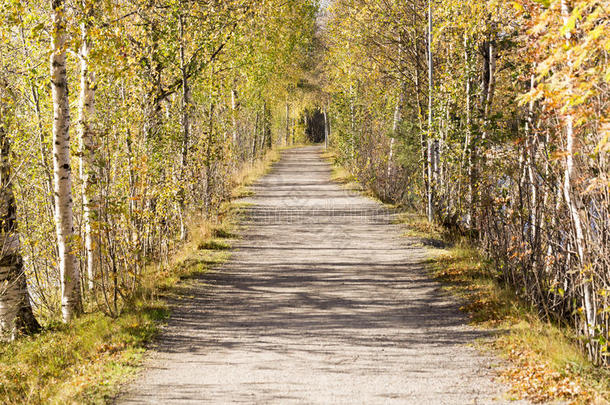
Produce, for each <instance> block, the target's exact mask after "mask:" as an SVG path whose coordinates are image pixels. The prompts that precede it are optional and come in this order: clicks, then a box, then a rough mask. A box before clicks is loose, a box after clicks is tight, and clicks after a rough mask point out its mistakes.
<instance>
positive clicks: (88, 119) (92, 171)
mask: <svg viewBox="0 0 610 405" xmlns="http://www.w3.org/2000/svg"><path fill="white" fill-rule="evenodd" d="M82 4H83V7H84V8H86V7H87V6H88V5H87V2H85V1H83V2H82ZM85 14H86V18H87V19H88V18H90V17H91V15H90V11H87V10H85ZM81 40H82V44H81V48H80V52H79V57H80V95H79V118H78V135H79V139H80V151H79V154H80V177H81V182H82V194H83V223H84V230H85V251H86V254H87V282H88V287H89V289H90V290H92V289H93V288H94V280H95V274H96V272H97V271H98V267H99V255H98V254H97V253H98V249H97V246H98V244H99V235H98V234H97V232H96V231H95V226H94V222H95V221H96V220H97V218H98V211H97V207H98V205H99V204H98V199H97V194H96V192H95V185H96V183H97V180H98V175H97V170H96V166H95V154H96V152H97V145H96V142H95V135H94V133H93V130H92V128H91V126H92V119H93V116H94V114H95V85H94V84H93V83H94V81H95V78H94V74H93V73H92V72H91V71H90V67H89V51H90V46H91V45H90V39H89V21H88V20H86V21H84V22H83V23H82V24H81Z"/></svg>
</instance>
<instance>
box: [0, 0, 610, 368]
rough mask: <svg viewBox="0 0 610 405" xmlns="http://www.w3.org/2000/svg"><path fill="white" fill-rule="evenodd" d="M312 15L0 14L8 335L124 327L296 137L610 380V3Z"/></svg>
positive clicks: (38, 4)
mask: <svg viewBox="0 0 610 405" xmlns="http://www.w3.org/2000/svg"><path fill="white" fill-rule="evenodd" d="M317 3H318V2H317V1H315V0H260V1H251V0H45V1H39V0H5V1H2V2H1V3H0V249H1V254H0V335H2V336H1V337H2V338H12V337H15V336H17V335H18V334H21V333H25V334H27V333H31V332H35V331H36V330H38V329H39V328H40V324H47V323H49V322H53V321H55V320H59V319H61V320H63V321H64V322H69V321H70V320H71V319H73V318H74V317H77V316H79V315H80V314H81V313H82V312H83V311H94V310H97V311H103V312H104V313H106V314H108V315H109V316H117V315H118V314H119V313H121V310H122V308H121V305H122V303H124V302H127V301H128V298H129V297H130V296H131V294H133V293H134V292H135V291H136V290H137V289H138V286H139V283H140V277H141V276H142V272H143V271H144V269H145V267H146V266H147V265H148V264H150V263H153V262H163V261H167V260H168V257H169V256H170V255H171V253H172V252H173V251H175V249H176V248H177V247H178V246H179V245H180V244H181V243H182V242H183V241H185V240H188V238H189V226H192V224H196V223H198V221H199V220H202V219H205V218H211V217H214V216H215V215H216V214H217V212H218V210H219V207H220V205H221V203H222V202H223V201H225V200H227V199H228V198H229V197H230V193H231V190H232V188H233V184H232V179H233V178H234V175H235V173H236V172H238V171H239V170H241V169H242V168H243V167H245V166H246V165H248V164H250V163H252V162H254V161H255V160H256V159H258V158H260V157H261V156H263V155H264V154H265V153H266V151H267V150H268V149H269V148H271V147H273V146H274V145H285V144H288V143H291V142H294V141H295V136H296V134H299V133H302V134H308V135H309V136H310V137H312V138H315V139H316V140H320V139H323V138H326V137H328V141H329V147H331V148H333V149H334V150H336V152H337V159H338V161H339V163H341V164H343V165H344V166H346V167H347V168H348V169H349V170H350V171H351V173H352V174H353V175H354V176H355V177H356V178H357V179H358V180H359V181H360V182H361V183H362V184H363V185H364V186H366V187H368V188H369V189H371V190H373V191H374V192H375V193H376V194H377V195H378V196H379V197H380V198H381V199H383V200H385V201H388V202H393V203H397V204H399V205H402V206H404V207H408V208H409V209H413V210H417V211H420V212H422V213H425V214H426V215H427V217H428V218H429V220H430V221H433V222H437V223H439V224H442V225H444V226H445V227H447V228H450V229H451V230H452V231H453V232H456V233H459V234H463V235H465V236H468V237H470V238H471V239H472V240H473V241H475V242H476V243H477V244H478V245H479V246H480V247H481V248H482V249H484V250H485V252H486V253H487V254H488V256H489V257H490V258H491V259H492V260H493V262H494V263H495V264H496V269H497V270H496V273H495V274H494V276H496V277H497V278H498V279H500V280H501V281H503V282H505V283H506V284H507V285H510V286H511V287H512V288H513V289H514V290H515V291H516V292H517V294H518V295H519V296H520V298H521V299H523V300H526V301H527V302H529V303H530V304H531V305H532V307H534V308H536V309H537V310H538V311H539V314H540V316H541V317H542V318H544V319H548V320H550V321H554V322H557V323H562V324H566V325H569V326H570V327H573V328H574V329H575V330H576V331H577V333H578V334H579V338H580V341H582V342H583V347H584V348H585V350H586V351H587V352H588V354H589V356H590V358H591V359H592V361H593V362H594V363H596V364H599V365H608V363H609V359H610V356H609V354H610V353H609V342H608V339H609V331H610V180H609V178H610V176H609V174H610V170H609V167H608V153H609V151H610V97H609V95H610V93H609V90H610V88H609V85H610V63H609V56H610V55H609V53H610V35H608V34H609V33H610V27H609V24H610V0H516V1H498V0H483V1H479V0H464V1H455V0H449V1H443V2H441V1H436V0H334V1H332V2H330V3H331V4H330V6H329V8H328V10H327V11H326V12H325V15H324V17H323V18H322V19H321V25H320V27H318V22H317V13H318V4H317ZM314 61H315V63H314Z"/></svg>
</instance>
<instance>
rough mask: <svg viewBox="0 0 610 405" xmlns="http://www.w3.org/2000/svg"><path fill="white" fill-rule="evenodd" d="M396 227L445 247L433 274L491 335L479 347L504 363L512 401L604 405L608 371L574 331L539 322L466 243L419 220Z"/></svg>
mask: <svg viewBox="0 0 610 405" xmlns="http://www.w3.org/2000/svg"><path fill="white" fill-rule="evenodd" d="M399 222H400V223H403V224H405V225H406V231H405V236H408V237H415V238H420V239H422V240H425V239H438V240H442V241H443V244H444V245H445V246H447V247H446V249H443V250H437V251H436V254H435V255H434V257H433V258H432V259H431V260H430V263H429V264H430V270H431V272H432V275H433V276H434V278H435V279H436V280H438V281H441V282H442V283H443V284H444V288H445V289H446V290H447V291H449V292H450V293H451V294H453V295H454V296H457V297H458V298H459V299H460V301H461V308H460V309H461V310H462V311H464V312H465V313H467V314H468V316H469V318H470V321H471V324H472V325H473V326H475V327H480V328H484V329H486V330H491V331H495V332H496V333H494V334H493V338H492V339H490V340H484V341H482V342H481V345H482V348H483V349H488V350H491V351H492V353H495V354H496V355H499V356H500V357H501V358H503V359H505V360H506V362H505V365H504V366H503V367H502V369H501V370H500V375H501V379H502V380H503V381H505V382H506V383H508V384H509V386H510V387H511V388H510V392H509V394H510V395H511V396H512V397H513V398H527V399H528V400H530V401H532V402H534V403H541V402H549V401H565V402H567V403H573V404H606V403H608V398H609V395H610V372H609V371H608V370H605V369H601V368H598V367H595V366H593V365H592V364H591V363H590V362H589V361H588V359H587V357H586V356H585V355H584V354H583V353H582V351H581V350H580V348H579V347H578V344H577V342H576V340H575V339H576V337H575V336H576V335H575V333H573V331H571V330H570V329H569V328H566V327H563V326H559V325H555V324H554V323H552V322H547V321H543V320H541V318H540V317H539V316H538V315H537V313H536V311H535V310H534V309H532V308H531V307H530V306H529V305H528V304H527V303H526V302H524V301H523V300H521V299H520V298H519V297H518V295H517V294H516V293H515V291H514V290H512V289H511V288H509V287H507V286H506V285H504V283H502V282H501V281H500V277H499V272H498V271H497V270H496V266H495V265H494V263H492V262H490V261H488V260H486V259H485V257H484V256H483V255H482V254H481V253H480V252H479V251H478V250H477V249H476V248H474V247H473V246H472V245H471V244H470V243H469V242H468V241H466V240H464V239H462V238H458V237H455V236H454V235H451V234H449V233H448V232H447V231H446V230H445V229H444V228H442V227H440V226H437V225H433V224H430V223H429V222H428V221H427V220H426V219H425V218H423V217H421V216H418V215H412V214H402V215H401V216H399Z"/></svg>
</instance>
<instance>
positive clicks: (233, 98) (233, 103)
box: [231, 89, 238, 149]
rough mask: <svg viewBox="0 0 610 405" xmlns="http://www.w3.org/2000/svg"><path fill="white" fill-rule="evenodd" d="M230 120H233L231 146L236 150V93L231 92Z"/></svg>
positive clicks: (233, 90)
mask: <svg viewBox="0 0 610 405" xmlns="http://www.w3.org/2000/svg"><path fill="white" fill-rule="evenodd" d="M231 112H232V114H231V119H232V120H233V146H234V147H235V148H236V149H237V147H238V145H237V138H238V133H237V132H238V131H237V91H235V89H232V90H231Z"/></svg>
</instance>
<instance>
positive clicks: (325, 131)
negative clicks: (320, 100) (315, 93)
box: [324, 105, 328, 149]
mask: <svg viewBox="0 0 610 405" xmlns="http://www.w3.org/2000/svg"><path fill="white" fill-rule="evenodd" d="M324 149H328V114H327V113H326V105H325V106H324Z"/></svg>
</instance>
